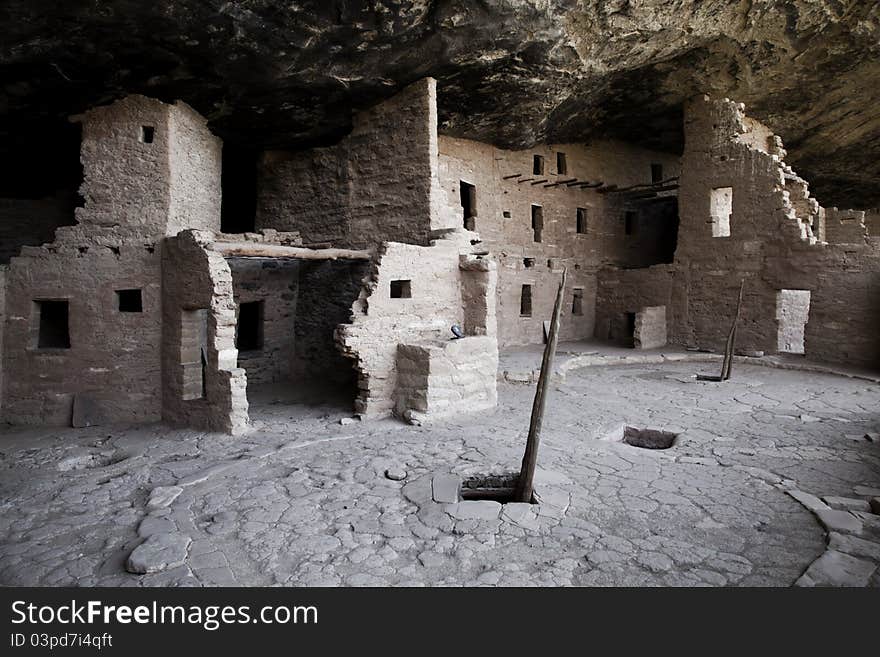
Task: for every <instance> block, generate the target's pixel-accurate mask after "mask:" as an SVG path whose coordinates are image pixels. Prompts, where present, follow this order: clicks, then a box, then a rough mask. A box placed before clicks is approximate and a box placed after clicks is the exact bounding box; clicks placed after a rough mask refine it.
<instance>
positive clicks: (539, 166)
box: [532, 155, 544, 176]
mask: <svg viewBox="0 0 880 657" xmlns="http://www.w3.org/2000/svg"><path fill="white" fill-rule="evenodd" d="M532 174H534V175H538V176H542V175H544V156H543V155H535V156H534V157H532Z"/></svg>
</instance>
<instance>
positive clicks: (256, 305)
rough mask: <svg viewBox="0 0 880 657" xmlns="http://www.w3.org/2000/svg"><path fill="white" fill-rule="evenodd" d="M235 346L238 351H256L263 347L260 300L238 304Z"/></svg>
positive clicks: (261, 304) (261, 303) (261, 306)
mask: <svg viewBox="0 0 880 657" xmlns="http://www.w3.org/2000/svg"><path fill="white" fill-rule="evenodd" d="M235 347H236V349H238V350H239V351H258V350H260V349H262V348H263V302H262V301H249V302H247V303H240V304H238V324H237V325H236V327H235Z"/></svg>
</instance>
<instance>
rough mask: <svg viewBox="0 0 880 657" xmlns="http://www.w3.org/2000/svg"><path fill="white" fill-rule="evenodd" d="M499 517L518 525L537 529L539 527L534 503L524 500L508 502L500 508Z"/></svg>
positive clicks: (533, 529)
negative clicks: (527, 502)
mask: <svg viewBox="0 0 880 657" xmlns="http://www.w3.org/2000/svg"><path fill="white" fill-rule="evenodd" d="M501 519H502V520H506V521H507V522H511V523H513V524H514V525H517V526H518V527H522V528H523V529H528V530H531V531H537V530H538V528H539V527H540V524H539V523H538V514H537V511H536V508H535V505H534V504H526V503H525V502H508V503H507V504H505V505H504V506H503V507H502V509H501Z"/></svg>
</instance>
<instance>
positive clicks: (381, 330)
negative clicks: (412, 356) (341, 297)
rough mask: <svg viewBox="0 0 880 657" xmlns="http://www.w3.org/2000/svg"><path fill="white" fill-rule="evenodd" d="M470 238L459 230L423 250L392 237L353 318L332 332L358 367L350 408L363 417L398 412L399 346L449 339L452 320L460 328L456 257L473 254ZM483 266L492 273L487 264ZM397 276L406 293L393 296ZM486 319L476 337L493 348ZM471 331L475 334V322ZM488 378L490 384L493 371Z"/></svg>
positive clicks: (491, 330) (461, 298)
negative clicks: (354, 397) (407, 287)
mask: <svg viewBox="0 0 880 657" xmlns="http://www.w3.org/2000/svg"><path fill="white" fill-rule="evenodd" d="M474 237H475V235H474V233H472V232H470V231H465V230H464V229H458V230H456V231H454V232H451V233H447V234H445V235H444V236H443V237H442V238H441V239H438V240H435V241H434V242H433V243H432V245H431V246H427V247H425V246H419V245H414V244H401V243H397V242H389V243H387V244H385V245H384V246H383V248H382V251H381V252H380V255H379V257H378V260H377V262H376V263H375V264H374V266H373V269H372V271H371V275H370V281H369V282H368V284H367V285H366V286H365V288H364V289H363V291H362V292H361V296H360V298H359V299H358V300H357V301H356V302H355V303H354V304H353V307H352V320H351V323H350V324H343V325H341V326H340V327H339V329H338V330H337V343H338V344H339V347H340V349H341V350H342V352H343V353H344V354H345V355H346V356H347V357H349V358H351V359H353V361H354V364H355V367H356V369H357V371H358V388H359V393H358V399H357V400H356V402H355V410H356V412H357V413H358V414H360V415H361V416H362V417H366V418H370V417H383V416H387V415H389V414H391V413H392V412H393V411H394V410H395V407H396V405H397V404H396V402H397V397H398V370H397V358H398V344H406V345H424V344H437V343H438V342H441V343H442V342H446V341H448V340H450V339H451V338H452V333H451V330H450V329H451V327H452V325H453V324H455V325H458V326H464V325H465V323H464V318H465V316H466V314H468V312H467V311H466V309H465V304H466V303H469V301H468V299H469V297H467V296H466V295H463V294H462V289H463V288H462V282H461V278H462V268H461V267H462V261H461V258H460V256H462V255H465V256H468V255H469V254H471V252H472V251H473V247H472V245H471V243H470V240H471V239H473V238H474ZM465 262H467V259H465ZM464 266H465V267H471V265H467V264H465V265H464ZM487 269H488V270H489V271H491V274H494V271H493V269H494V268H493V267H492V266H491V265H488V266H487ZM491 274H489V278H488V280H487V282H486V286H485V289H486V291H487V293H488V294H491V293H492V288H493V287H494V279H493V277H492V275H491ZM395 280H407V281H409V282H410V289H411V297H410V298H392V297H391V282H392V281H395ZM482 305H483V306H484V307H485V308H488V307H489V306H488V305H486V304H482ZM476 314H478V313H477V312H476V311H475V312H474V315H476ZM485 323H486V325H487V326H486V327H484V328H483V329H482V332H481V334H483V335H486V336H488V342H487V343H486V344H489V345H495V344H496V341H495V339H494V333H495V317H494V316H488V317H487V318H486V322H485ZM474 331H475V333H480V331H477V330H476V327H475V329H474ZM481 344H482V343H481ZM494 348H495V349H496V351H497V347H494ZM496 358H497V355H496ZM491 379H492V381H493V382H494V380H495V372H494V370H493V373H492V377H491ZM486 385H487V386H489V385H492V386H494V383H492V384H489V383H488V382H486ZM402 394H405V395H409V394H410V393H402Z"/></svg>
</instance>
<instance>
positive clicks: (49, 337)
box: [34, 299, 70, 349]
mask: <svg viewBox="0 0 880 657" xmlns="http://www.w3.org/2000/svg"><path fill="white" fill-rule="evenodd" d="M34 303H35V304H36V308H37V312H38V313H39V317H40V322H39V334H38V335H37V348H38V349H70V310H69V304H68V301H67V300H66V299H63V300H62V299H45V300H40V301H35V302H34Z"/></svg>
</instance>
